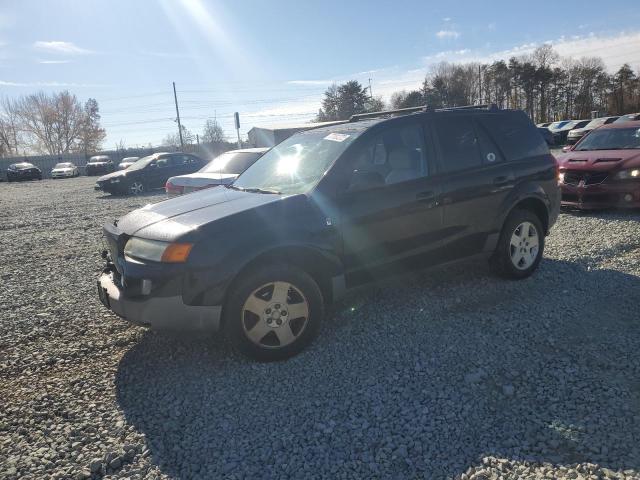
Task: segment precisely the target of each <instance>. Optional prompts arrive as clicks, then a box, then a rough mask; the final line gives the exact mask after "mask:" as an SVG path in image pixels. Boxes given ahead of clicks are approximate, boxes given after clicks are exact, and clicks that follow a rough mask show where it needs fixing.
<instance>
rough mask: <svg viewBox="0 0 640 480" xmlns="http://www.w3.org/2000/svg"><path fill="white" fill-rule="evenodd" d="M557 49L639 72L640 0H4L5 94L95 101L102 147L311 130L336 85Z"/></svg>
mask: <svg viewBox="0 0 640 480" xmlns="http://www.w3.org/2000/svg"><path fill="white" fill-rule="evenodd" d="M525 5H526V7H525ZM544 43H551V44H552V45H553V46H554V48H555V49H556V50H557V51H558V53H560V54H561V55H563V56H567V57H573V58H580V57H583V56H600V57H602V58H603V60H604V62H605V64H606V66H607V68H608V69H609V70H610V71H614V70H616V69H617V68H618V67H619V66H620V65H622V64H623V63H625V62H626V63H629V64H630V65H631V66H632V67H634V68H635V69H636V70H638V69H640V2H639V0H609V1H606V2H603V1H602V0H598V1H594V0H580V1H574V0H564V1H561V2H558V1H548V0H538V1H537V2H516V1H514V0H509V1H503V0H491V1H490V0H486V1H483V2H480V1H477V0H473V1H472V0H449V1H430V0H394V1H383V0H379V1H375V2H373V1H371V0H369V1H360V0H349V1H347V0H342V1H340V0H323V1H316V0H304V1H300V0H271V1H266V0H240V1H238V0H236V1H231V0H227V1H220V0H137V1H134V0H46V1H45V0H0V97H17V96H20V95H25V94H30V93H34V92H37V91H39V90H44V91H49V92H53V91H61V90H69V91H71V92H72V93H74V94H76V95H77V96H78V97H79V99H80V100H82V101H84V100H86V99H87V98H95V99H96V100H97V101H98V103H99V105H100V111H101V115H102V124H103V126H104V127H105V128H106V131H107V138H106V140H105V144H104V147H105V148H106V149H111V148H114V147H115V146H116V144H117V143H119V142H122V143H124V144H125V145H127V146H132V147H133V146H146V145H148V144H149V143H151V144H152V145H154V146H155V145H159V144H160V143H161V141H162V139H163V138H164V137H165V136H166V135H167V133H174V132H177V125H176V123H175V118H176V112H175V105H174V99H173V87H172V82H175V83H176V90H177V97H178V102H179V106H180V116H181V119H182V123H183V125H185V126H186V127H187V128H188V129H189V130H191V131H192V132H193V133H194V134H195V133H201V132H202V127H203V125H204V123H205V121H206V120H207V119H210V118H211V119H216V120H217V121H218V122H219V123H220V124H221V125H222V127H223V128H224V131H225V134H226V135H227V136H228V137H229V138H230V139H233V138H235V134H236V133H235V129H234V126H233V112H234V111H237V112H239V113H240V123H241V134H242V136H243V138H246V133H247V131H248V130H249V129H250V128H251V127H253V126H269V125H280V124H295V123H300V122H306V121H308V120H310V119H311V118H313V116H314V115H315V114H316V113H317V111H318V108H319V107H320V102H321V99H322V93H323V92H324V90H325V89H326V88H327V87H328V86H329V85H331V84H332V83H334V82H338V83H339V82H343V81H346V80H351V79H355V80H359V81H360V82H361V83H362V84H363V85H365V86H368V85H369V81H371V89H372V93H373V95H374V96H378V95H380V96H382V97H383V98H384V99H385V100H388V98H389V96H390V95H391V93H393V92H394V91H397V90H402V89H406V90H409V89H412V88H417V87H418V86H419V85H420V84H421V83H422V81H423V80H424V77H425V75H426V74H427V73H428V72H429V69H430V67H432V66H433V65H434V64H436V63H438V62H441V61H450V62H465V61H492V60H495V59H500V58H504V59H508V58H509V57H511V56H514V55H522V54H527V53H530V52H531V51H533V49H535V48H536V47H537V46H540V45H542V44H544Z"/></svg>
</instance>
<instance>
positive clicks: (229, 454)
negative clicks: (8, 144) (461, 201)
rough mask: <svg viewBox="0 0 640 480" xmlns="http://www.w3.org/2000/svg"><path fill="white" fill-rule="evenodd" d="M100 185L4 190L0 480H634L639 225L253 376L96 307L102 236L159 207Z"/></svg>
mask: <svg viewBox="0 0 640 480" xmlns="http://www.w3.org/2000/svg"><path fill="white" fill-rule="evenodd" d="M93 181H94V179H91V178H78V179H73V180H68V181H67V180H63V181H62V180H61V181H51V180H44V181H42V182H30V183H23V184H10V185H8V184H6V183H5V184H0V205H1V206H2V219H1V220H0V245H2V248H1V249H0V257H1V258H0V279H2V281H0V329H1V330H0V333H1V335H0V371H1V372H2V375H0V398H2V400H3V408H1V409H0V452H2V454H1V455H0V478H24V479H40V478H65V479H66V478H79V477H78V476H79V475H87V476H84V477H83V478H92V479H99V478H103V477H104V478H120V479H124V478H130V479H168V478H181V479H186V478H237V479H240V478H429V479H437V478H455V479H458V478H466V479H472V478H475V479H481V478H484V479H494V478H496V479H499V478H503V479H511V478H518V479H520V478H524V479H537V478H553V479H555V478H585V479H587V478H589V479H597V478H623V479H639V478H640V448H639V447H638V445H640V411H639V410H638V405H640V390H639V389H638V383H637V379H638V378H640V356H639V355H638V354H637V352H638V351H640V322H638V305H639V304H640V213H638V212H616V211H610V212H591V213H573V212H565V213H563V214H562V215H561V217H560V219H559V221H558V224H557V225H556V226H555V227H554V229H553V230H552V232H551V234H550V236H549V237H548V238H547V245H546V255H545V257H546V258H545V259H544V261H543V262H542V264H541V266H540V269H539V271H538V272H536V274H535V275H534V276H533V277H531V278H529V279H526V280H523V281H520V282H507V281H503V280H500V279H497V278H495V277H493V276H492V275H491V274H490V273H489V272H488V270H487V268H486V265H485V264H484V263H483V262H473V263H465V264H460V265H456V266H448V267H446V268H441V269H437V270H432V271H430V272H426V273H419V274H415V275H410V276H406V277H403V278H398V279H393V280H390V281H386V282H382V283H380V284H379V285H376V286H371V287H367V288H364V289H361V290H359V291H356V292H353V293H352V294H351V295H349V297H348V298H347V299H346V300H345V301H344V302H342V303H340V304H338V305H336V306H334V307H333V309H332V311H331V313H330V314H329V315H328V316H327V318H326V319H325V321H324V325H323V327H322V331H321V334H320V336H319V338H318V340H317V341H316V342H315V343H314V344H313V345H312V346H311V348H310V349H308V350H307V351H305V352H303V353H302V354H301V355H299V356H297V357H295V358H292V359H290V360H288V361H286V362H280V363H273V364H255V363H252V362H250V361H248V360H246V359H244V358H242V357H239V356H237V355H236V354H235V353H233V352H231V351H230V349H229V348H228V347H227V345H226V344H225V343H224V341H222V340H221V339H219V338H209V337H205V336H200V337H197V338H189V337H181V336H172V335H167V334H158V333H153V332H147V331H145V330H144V329H141V328H138V327H133V326H130V325H128V324H127V323H125V322H124V321H122V320H120V319H118V318H117V317H116V316H114V315H112V314H111V313H109V312H107V311H106V310H105V309H104V308H103V307H102V306H101V305H100V304H99V302H98V300H97V298H96V295H95V291H94V289H95V277H96V276H97V274H98V272H99V271H100V268H101V266H102V264H101V259H100V258H99V251H100V249H101V242H100V228H101V224H102V223H104V222H106V221H110V220H112V219H113V218H115V217H118V216H121V215H122V214H124V213H126V212H127V211H130V210H132V209H134V208H137V207H139V206H143V205H144V204H146V203H149V202H155V201H159V200H161V199H162V198H163V194H161V193H157V194H156V193H152V194H150V195H147V196H144V197H140V198H111V197H105V198H103V197H102V196H101V195H100V194H96V193H95V192H94V191H93V190H92V184H93ZM516 399H517V400H516Z"/></svg>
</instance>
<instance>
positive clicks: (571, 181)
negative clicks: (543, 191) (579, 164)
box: [564, 170, 609, 185]
mask: <svg viewBox="0 0 640 480" xmlns="http://www.w3.org/2000/svg"><path fill="white" fill-rule="evenodd" d="M608 175H609V173H608V172H589V171H585V170H566V171H565V172H564V183H566V184H567V185H579V184H580V182H583V183H584V185H598V184H600V183H602V182H604V181H605V180H606V179H607V176H608Z"/></svg>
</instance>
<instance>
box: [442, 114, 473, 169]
mask: <svg viewBox="0 0 640 480" xmlns="http://www.w3.org/2000/svg"><path fill="white" fill-rule="evenodd" d="M434 129H435V133H436V135H437V137H438V143H439V144H440V151H441V152H442V169H443V171H444V172H454V171H457V170H465V169H467V168H473V167H479V166H480V165H482V157H481V155H480V145H479V142H478V138H477V137H476V132H475V129H474V128H473V121H472V120H471V118H469V117H463V116H451V117H445V116H443V117H441V118H438V119H437V120H436V121H435V122H434Z"/></svg>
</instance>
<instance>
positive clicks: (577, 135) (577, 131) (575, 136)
mask: <svg viewBox="0 0 640 480" xmlns="http://www.w3.org/2000/svg"><path fill="white" fill-rule="evenodd" d="M618 118H619V117H600V118H594V119H593V120H591V121H590V122H589V123H587V124H586V125H585V126H584V127H582V128H574V129H573V130H571V131H569V134H568V135H567V143H568V144H569V145H573V144H574V143H577V142H578V140H580V139H581V138H582V137H584V136H585V135H586V134H587V133H589V132H590V131H591V130H594V129H596V128H598V127H601V126H602V125H609V124H610V123H613V122H615V121H616V120H617V119H618Z"/></svg>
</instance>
